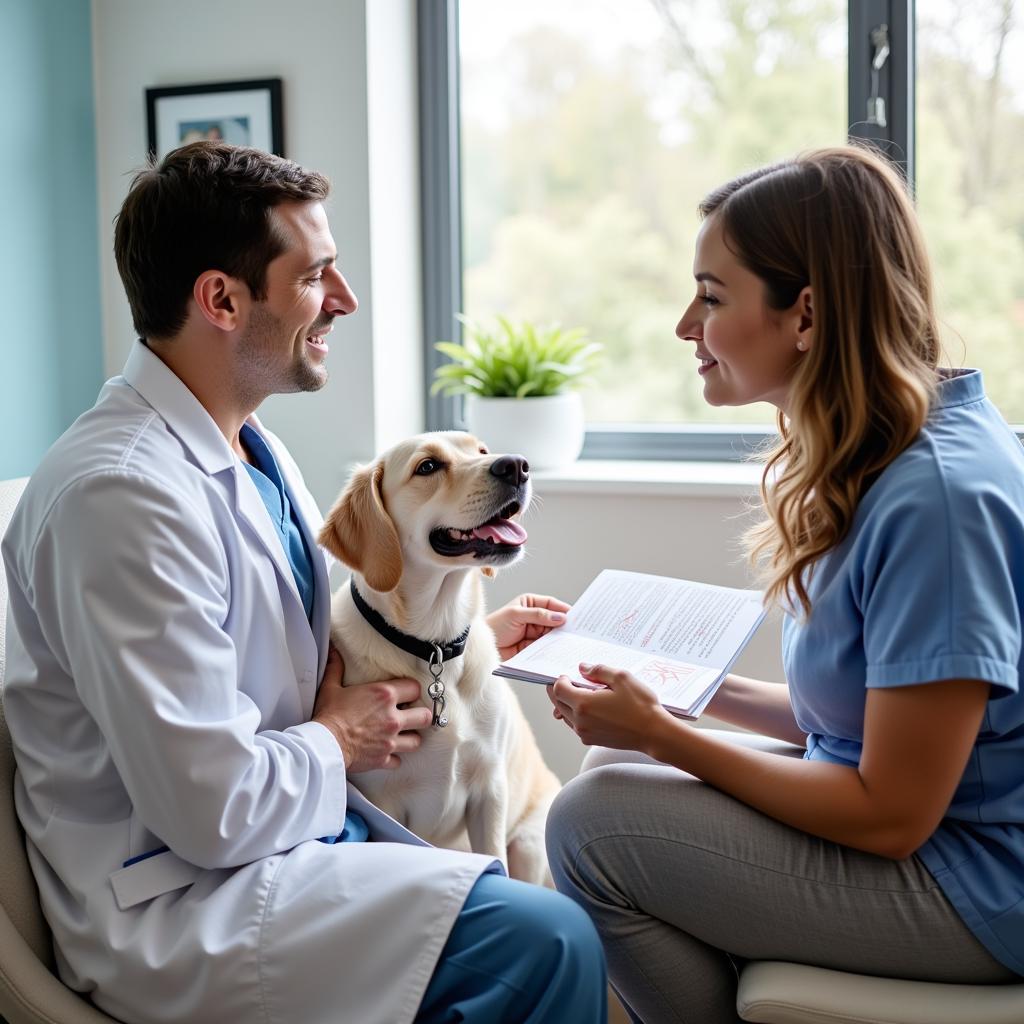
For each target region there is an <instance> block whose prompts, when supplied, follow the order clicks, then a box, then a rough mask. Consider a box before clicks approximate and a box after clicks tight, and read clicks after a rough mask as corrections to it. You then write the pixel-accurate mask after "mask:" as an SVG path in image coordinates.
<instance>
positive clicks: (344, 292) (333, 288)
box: [324, 268, 359, 316]
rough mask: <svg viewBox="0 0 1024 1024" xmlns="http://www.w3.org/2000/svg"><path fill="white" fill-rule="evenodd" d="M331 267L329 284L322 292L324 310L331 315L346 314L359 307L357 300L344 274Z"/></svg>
mask: <svg viewBox="0 0 1024 1024" xmlns="http://www.w3.org/2000/svg"><path fill="white" fill-rule="evenodd" d="M331 269H332V274H331V280H330V284H329V286H328V288H327V290H326V292H325V294H324V312H325V313H330V314H331V316H347V315H348V314H349V313H354V312H355V311H356V310H357V309H358V308H359V300H358V299H357V298H356V296H355V292H353V291H352V289H351V288H349V286H348V281H346V280H345V278H344V275H343V274H342V273H341V272H340V271H339V270H337V269H336V268H331Z"/></svg>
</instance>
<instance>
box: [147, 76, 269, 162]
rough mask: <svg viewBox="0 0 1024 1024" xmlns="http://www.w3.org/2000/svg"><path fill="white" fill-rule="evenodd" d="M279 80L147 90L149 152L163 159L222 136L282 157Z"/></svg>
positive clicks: (208, 83)
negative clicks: (199, 140) (200, 140)
mask: <svg viewBox="0 0 1024 1024" xmlns="http://www.w3.org/2000/svg"><path fill="white" fill-rule="evenodd" d="M281 94H282V82H281V79H280V78H254V79H247V80H245V81H239V82H205V83H201V84H197V85H172V86H160V87H154V88H150V89H147V90H146V128H147V136H148V140H147V147H148V152H150V153H155V154H156V157H157V159H162V158H163V157H164V156H166V155H167V154H168V153H169V152H170V151H171V150H172V149H177V148H178V146H183V145H185V143H186V142H191V141H194V140H195V139H197V138H218V137H219V138H222V139H224V141H226V142H237V143H239V144H241V145H247V146H254V147H255V148H257V149H263V150H266V151H267V152H268V153H276V154H277V155H278V156H284V122H283V117H282V103H281Z"/></svg>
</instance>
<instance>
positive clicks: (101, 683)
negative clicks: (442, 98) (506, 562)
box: [3, 142, 606, 1024]
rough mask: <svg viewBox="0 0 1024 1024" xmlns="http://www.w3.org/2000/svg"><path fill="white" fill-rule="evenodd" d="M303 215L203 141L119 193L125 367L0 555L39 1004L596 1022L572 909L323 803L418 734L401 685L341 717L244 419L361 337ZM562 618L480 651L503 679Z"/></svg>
mask: <svg viewBox="0 0 1024 1024" xmlns="http://www.w3.org/2000/svg"><path fill="white" fill-rule="evenodd" d="M327 192H328V183H327V181H326V180H325V179H324V178H323V177H322V176H321V175H320V174H317V173H313V172H309V171H306V170H304V169H302V168H301V167H299V166H297V165H296V164H293V163H291V162H288V161H285V160H282V159H280V158H278V157H273V156H269V155H267V154H265V153H260V152H258V151H256V150H251V149H240V148H236V147H232V146H228V145H225V144H223V143H211V142H199V143H196V144H194V145H190V146H187V147H185V148H182V149H179V150H177V151H176V152H173V153H171V154H170V155H169V156H168V157H167V158H166V159H165V160H163V162H162V163H160V164H159V165H154V166H151V167H149V168H147V169H145V170H143V171H142V172H141V173H139V174H138V176H137V177H136V178H135V180H134V182H133V183H132V185H131V188H130V190H129V193H128V197H127V199H126V200H125V202H124V205H123V207H122V209H121V212H120V214H119V216H118V218H117V224H116V230H115V252H116V256H117V264H118V269H119V271H120V273H121V278H122V281H123V283H124V286H125V290H126V292H127V295H128V301H129V304H130V306H131V311H132V316H133V319H134V323H135V327H136V330H137V332H138V334H139V340H138V342H137V344H135V346H134V348H133V349H132V351H131V353H130V355H129V357H128V362H127V364H126V366H125V368H124V372H123V375H121V376H119V377H115V378H114V379H112V380H111V381H109V382H108V383H107V384H106V385H105V386H104V388H103V390H102V392H101V393H100V396H99V399H98V400H97V403H96V405H95V406H94V407H93V408H92V409H91V410H90V411H89V412H87V413H85V415H83V416H82V417H81V418H80V419H79V420H78V421H77V422H76V423H75V424H74V425H73V426H72V427H71V429H70V430H69V431H68V432H67V433H66V434H65V435H64V436H63V437H62V438H61V439H60V440H59V441H58V442H57V443H56V444H55V445H54V447H53V448H52V450H51V451H50V452H49V454H48V455H47V456H46V457H45V459H44V460H43V462H42V463H41V465H40V466H39V469H38V470H37V472H36V473H35V474H34V476H33V478H32V480H31V481H30V483H29V485H28V489H27V490H26V492H25V495H24V498H23V499H22V502H21V504H20V506H19V508H18V510H17V512H16V514H15V517H14V519H13V521H12V524H11V527H10V530H9V532H8V533H7V536H6V538H5V541H4V546H3V554H4V560H5V563H6V568H7V574H8V580H9V584H10V606H11V616H10V621H9V624H8V632H7V659H8V660H7V682H6V692H5V707H6V713H7V718H8V722H9V725H10V731H11V735H12V738H13V742H14V752H15V756H16V758H17V767H18V774H17V780H16V800H17V808H18V812H19V815H20V818H21V821H22V823H23V825H24V828H25V832H26V834H27V839H28V854H29V858H30V861H31V864H32V868H33V870H34V873H35V877H36V881H37V882H38V886H39V895H40V899H41V901H42V905H43V909H44V911H45V914H46V918H47V920H48V922H49V924H50V926H51V928H52V930H53V936H54V943H55V949H56V959H57V967H58V970H59V973H60V977H61V978H62V979H63V980H64V981H65V982H66V983H67V984H68V985H69V986H70V987H71V988H73V989H75V990H76V991H78V992H81V993H84V994H86V995H88V996H90V997H91V998H92V999H93V1000H94V1002H95V1003H96V1004H97V1005H98V1006H99V1007H101V1008H102V1009H103V1010H104V1011H106V1012H107V1013H109V1014H111V1015H113V1016H115V1017H117V1018H119V1019H120V1020H122V1021H125V1022H128V1024H146V1022H172V1021H173V1022H178V1024H180V1022H183V1021H187V1022H189V1024H204V1022H209V1024H229V1022H231V1024H234V1022H241V1021H265V1022H269V1024H274V1022H277V1024H295V1022H299V1024H327V1022H331V1024H335V1022H352V1024H374V1022H379V1024H401V1022H406V1021H413V1020H416V1021H438V1022H440V1021H450V1020H465V1021H478V1022H487V1024H494V1022H498V1021H531V1022H534V1021H535V1022H541V1021H550V1022H558V1024H564V1022H572V1021H580V1022H603V1021H604V1015H605V991H606V985H605V978H604V966H603V958H602V953H601V946H600V942H599V940H598V938H597V935H596V932H595V931H594V928H593V926H592V924H591V923H590V921H589V919H588V918H587V915H586V914H585V913H584V912H583V911H582V910H580V909H579V908H578V907H577V906H576V905H575V904H574V903H573V902H572V901H571V900H569V899H567V898H566V897H565V896H562V895H561V894H559V893H556V892H554V891H552V890H546V889H541V888H539V887H535V886H529V885H526V884H524V883H520V882H515V881H511V880H509V879H508V878H506V877H505V876H504V875H503V874H502V873H500V869H499V868H498V866H497V865H496V863H495V862H493V861H492V860H491V859H489V858H487V857H483V856H478V855H473V854H464V853H457V852H453V851H449V850H442V849H435V848H433V847H429V846H427V845H426V844H424V843H423V842H422V841H421V840H419V839H417V837H416V836H414V835H412V834H411V833H409V832H407V831H405V829H403V828H402V827H401V826H399V825H398V824H396V823H395V822H394V821H392V820H391V819H390V818H388V817H386V816H385V815H384V814H383V813H382V812H380V811H379V810H378V809H377V808H375V807H374V806H373V805H371V804H370V803H369V802H368V801H367V800H366V799H365V798H364V797H362V796H361V795H360V794H359V793H358V792H357V791H356V790H355V789H354V788H353V787H352V786H350V785H348V784H347V782H346V775H347V773H348V772H349V771H358V770H364V769H369V768H379V767H384V766H386V765H388V764H394V763H395V759H396V758H401V757H402V755H403V754H404V753H405V752H407V751H410V750H413V749H415V748H416V747H417V746H418V745H419V743H420V741H421V736H420V731H421V730H423V729H426V728H428V727H429V723H430V718H431V713H430V711H429V710H426V709H425V708H422V707H414V708H403V707H402V705H403V704H404V703H405V702H408V701H412V700H414V699H415V698H417V697H418V696H419V687H418V685H417V684H416V683H415V682H413V681H412V680H408V679H392V680H385V681H381V682H380V683H371V684H368V685H366V686H359V687H353V688H350V689H345V688H343V687H342V678H343V665H342V664H341V661H340V658H339V657H338V655H337V654H336V653H335V654H333V655H331V654H330V652H329V650H328V611H329V603H330V594H329V592H328V577H327V565H326V563H325V559H324V556H323V554H322V553H321V552H320V551H319V550H318V548H317V546H316V543H315V537H316V535H317V532H318V530H319V527H320V516H319V513H318V511H317V509H316V507H315V505H314V503H313V501H312V499H311V497H310V495H309V493H308V492H307V490H306V488H305V487H304V485H303V483H302V478H301V476H300V474H299V472H298V470H297V468H296V466H295V464H294V463H293V462H292V460H291V458H290V457H289V456H288V453H287V452H286V451H285V449H284V448H283V447H282V445H281V444H280V442H279V441H278V440H276V439H275V438H274V437H273V436H272V435H271V434H270V433H268V432H267V431H266V430H264V429H263V428H262V427H261V426H260V424H259V423H258V421H257V420H256V419H255V418H254V417H253V415H252V414H253V411H254V410H255V409H256V407H257V406H258V405H259V404H260V403H261V402H262V401H263V399H264V398H266V397H267V396H268V395H270V394H274V393H280V392H294V391H315V390H317V389H318V388H320V387H322V386H323V384H324V383H325V381H326V379H327V369H326V361H327V355H328V344H327V340H326V339H327V336H328V332H329V331H330V330H331V328H332V326H333V325H334V323H335V321H336V320H337V319H338V318H341V317H344V316H347V315H348V314H350V313H353V312H355V309H356V298H355V296H354V295H353V294H352V291H351V289H350V288H349V286H348V284H347V283H346V281H345V278H344V277H343V276H342V274H341V272H340V270H339V269H338V268H337V266H336V262H335V261H336V258H337V250H336V247H335V244H334V240H333V238H332V237H331V233H330V230H329V227H328V222H327V217H326V214H325V212H324V207H323V205H322V204H323V201H324V199H325V198H326V196H327ZM559 608H564V606H562V605H560V604H559V603H558V602H554V601H552V600H551V599H545V598H540V599H537V598H523V599H520V600H519V601H517V602H514V603H513V604H512V605H510V606H508V607H506V608H504V609H501V610H499V611H498V612H496V613H495V614H493V615H492V616H491V618H490V624H491V625H492V626H493V628H494V630H495V633H496V635H497V639H498V643H499V645H500V646H501V647H503V648H506V653H511V650H510V649H511V648H514V647H516V646H518V645H520V644H522V643H524V642H525V641H526V640H529V639H530V638H531V637H533V636H534V635H537V634H539V633H543V632H545V631H546V630H547V629H548V628H550V627H551V625H552V624H553V623H555V622H556V621H557V620H558V618H559V615H558V614H556V612H557V609H559ZM321 840H326V841H321ZM368 840H372V841H368Z"/></svg>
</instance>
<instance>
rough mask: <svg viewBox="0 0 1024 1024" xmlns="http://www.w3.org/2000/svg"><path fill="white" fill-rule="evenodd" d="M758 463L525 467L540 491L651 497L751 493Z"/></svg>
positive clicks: (599, 462)
mask: <svg viewBox="0 0 1024 1024" xmlns="http://www.w3.org/2000/svg"><path fill="white" fill-rule="evenodd" d="M762 472H763V467H762V466H760V465H759V464H757V463H752V462H668V461H642V460H605V459H580V460H579V461H578V462H574V463H573V464H572V465H570V466H565V467H563V468H560V469H555V470H551V469H546V470H538V471H536V472H534V473H531V474H530V476H531V478H532V479H533V481H534V486H535V488H536V490H537V492H538V494H540V495H542V496H543V495H547V494H552V495H553V494H623V495H630V496H633V495H637V496H645V497H646V496H657V497H698V498H735V497H756V495H757V493H758V485H759V483H760V480H761V474H762Z"/></svg>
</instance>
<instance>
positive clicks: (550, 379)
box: [432, 316, 603, 469]
mask: <svg viewBox="0 0 1024 1024" xmlns="http://www.w3.org/2000/svg"><path fill="white" fill-rule="evenodd" d="M496 319H497V325H496V326H495V327H493V328H489V327H485V326H482V325H480V324H477V323H474V322H473V321H471V320H468V319H467V318H466V317H463V316H458V320H459V321H460V322H461V323H462V325H463V342H464V343H463V344H461V345H456V344H454V343H453V342H450V341H441V342H438V343H437V344H436V345H435V348H436V349H437V350H438V351H439V352H442V353H443V354H444V355H446V356H448V358H449V359H450V360H451V362H450V363H446V364H445V365H444V366H439V367H438V368H437V369H436V370H435V371H434V384H433V387H432V393H434V394H436V393H437V392H439V391H440V392H442V393H444V394H445V395H465V397H466V404H465V418H466V426H467V428H468V429H469V431H470V432H471V433H473V434H476V436H477V437H479V438H480V439H481V440H482V441H484V442H485V443H486V444H487V445H488V446H489V447H490V448H492V449H493V450H494V451H499V452H515V453H518V454H521V455H523V456H525V457H526V460H527V462H529V463H530V466H531V467H532V468H534V469H552V468H555V467H557V466H563V465H566V464H567V463H570V462H572V461H574V460H575V459H576V458H577V457H578V456H579V454H580V452H581V451H582V450H583V438H584V435H585V433H586V426H585V421H584V416H583V401H582V399H581V397H580V395H579V392H578V390H577V388H579V387H580V386H581V385H582V384H583V383H585V382H586V381H587V380H588V379H589V377H590V375H591V374H592V373H593V371H594V370H595V368H596V367H597V365H598V363H599V361H600V353H601V351H602V348H603V346H602V345H601V344H600V343H599V342H595V341H591V340H589V338H588V336H587V332H586V331H585V330H584V329H583V328H581V327H574V328H570V329H563V328H562V327H560V326H558V325H557V324H551V325H544V326H540V325H535V324H532V323H529V322H523V323H513V322H511V321H510V320H508V319H507V318H505V317H503V316H499V317H497V318H496Z"/></svg>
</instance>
